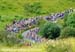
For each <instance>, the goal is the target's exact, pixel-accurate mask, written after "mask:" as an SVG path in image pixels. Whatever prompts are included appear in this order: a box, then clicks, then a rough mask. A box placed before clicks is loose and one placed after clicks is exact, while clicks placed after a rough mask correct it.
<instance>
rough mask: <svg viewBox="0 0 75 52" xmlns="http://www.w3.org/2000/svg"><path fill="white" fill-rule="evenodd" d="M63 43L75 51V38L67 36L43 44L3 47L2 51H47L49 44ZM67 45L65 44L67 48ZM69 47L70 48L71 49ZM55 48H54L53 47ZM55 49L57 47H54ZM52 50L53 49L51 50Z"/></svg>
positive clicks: (61, 44) (0, 49)
mask: <svg viewBox="0 0 75 52" xmlns="http://www.w3.org/2000/svg"><path fill="white" fill-rule="evenodd" d="M63 44H66V45H69V46H70V47H69V48H71V50H72V52H75V38H66V39H61V40H56V41H54V40H49V41H48V42H43V43H41V44H36V45H33V46H31V47H26V46H23V47H10V48H9V47H3V46H2V47H1V48H0V51H1V52H47V46H48V45H52V46H54V47H56V45H60V47H61V46H63ZM65 47H66V46H64V48H65ZM69 48H68V49H69ZM52 49H53V48H52ZM54 50H55V49H54ZM59 51H61V49H60V50H59ZM51 52H52V51H51Z"/></svg>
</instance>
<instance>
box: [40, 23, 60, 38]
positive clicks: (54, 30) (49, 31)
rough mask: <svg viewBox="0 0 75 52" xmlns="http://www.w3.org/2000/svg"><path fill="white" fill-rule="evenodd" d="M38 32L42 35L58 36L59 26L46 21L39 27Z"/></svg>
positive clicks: (47, 36)
mask: <svg viewBox="0 0 75 52" xmlns="http://www.w3.org/2000/svg"><path fill="white" fill-rule="evenodd" d="M40 29H41V30H40V33H41V35H42V36H43V37H46V38H49V39H55V38H57V37H59V36H60V32H61V30H60V27H59V26H58V25H56V24H55V23H52V22H47V23H46V24H44V25H43V26H42V27H41V28H40Z"/></svg>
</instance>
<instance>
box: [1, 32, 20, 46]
mask: <svg viewBox="0 0 75 52" xmlns="http://www.w3.org/2000/svg"><path fill="white" fill-rule="evenodd" d="M0 42H1V43H3V44H4V45H6V46H14V45H16V44H18V43H19V39H18V38H17V37H16V34H14V33H10V32H7V31H0Z"/></svg>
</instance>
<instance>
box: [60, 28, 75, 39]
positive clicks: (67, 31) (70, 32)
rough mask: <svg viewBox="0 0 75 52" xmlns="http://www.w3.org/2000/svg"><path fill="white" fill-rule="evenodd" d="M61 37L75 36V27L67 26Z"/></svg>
mask: <svg viewBox="0 0 75 52" xmlns="http://www.w3.org/2000/svg"><path fill="white" fill-rule="evenodd" d="M60 37H61V38H66V37H75V28H71V27H65V28H64V29H63V30H62V32H61V35H60Z"/></svg>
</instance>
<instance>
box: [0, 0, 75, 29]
mask: <svg viewBox="0 0 75 52" xmlns="http://www.w3.org/2000/svg"><path fill="white" fill-rule="evenodd" d="M35 2H40V3H41V6H42V9H43V12H46V13H45V14H42V15H48V14H49V13H54V12H60V11H63V10H65V9H68V8H71V7H72V8H75V1H74V0H63V1H62V0H0V16H1V20H3V22H0V24H2V25H0V29H3V27H5V25H6V24H8V23H11V22H12V20H13V19H14V18H15V17H14V16H19V17H17V18H25V17H31V16H36V15H33V14H32V13H31V14H30V16H28V15H27V12H26V11H25V10H24V6H25V5H26V4H27V3H28V4H32V3H35Z"/></svg>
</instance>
